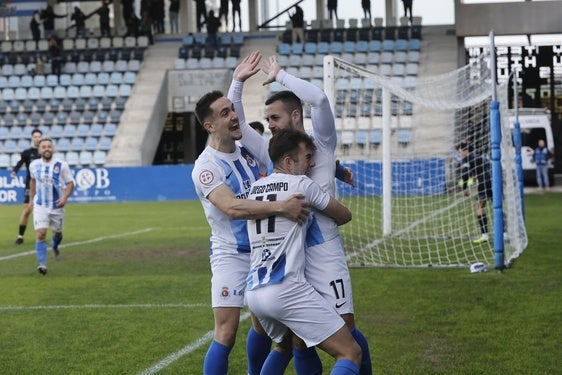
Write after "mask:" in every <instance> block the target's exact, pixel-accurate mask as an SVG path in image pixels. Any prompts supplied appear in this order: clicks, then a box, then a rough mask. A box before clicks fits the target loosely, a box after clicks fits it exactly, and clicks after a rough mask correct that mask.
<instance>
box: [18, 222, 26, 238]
mask: <svg viewBox="0 0 562 375" xmlns="http://www.w3.org/2000/svg"><path fill="white" fill-rule="evenodd" d="M25 228H27V225H20V228H19V230H18V233H19V235H20V236H21V237H23V235H24V234H25Z"/></svg>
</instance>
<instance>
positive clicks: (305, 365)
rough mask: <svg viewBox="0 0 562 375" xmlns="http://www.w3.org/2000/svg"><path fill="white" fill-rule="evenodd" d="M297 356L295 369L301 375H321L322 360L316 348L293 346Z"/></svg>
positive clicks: (295, 356) (294, 354)
mask: <svg viewBox="0 0 562 375" xmlns="http://www.w3.org/2000/svg"><path fill="white" fill-rule="evenodd" d="M293 357H294V358H295V370H296V371H297V374H299V375H305V374H306V375H321V374H322V361H321V360H320V357H319V356H318V353H317V352H316V348H315V347H314V346H313V347H311V348H306V349H303V350H300V349H296V348H293Z"/></svg>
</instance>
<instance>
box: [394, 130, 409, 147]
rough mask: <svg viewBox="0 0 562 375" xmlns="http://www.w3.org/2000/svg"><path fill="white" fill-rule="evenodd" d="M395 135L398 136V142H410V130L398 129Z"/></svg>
mask: <svg viewBox="0 0 562 375" xmlns="http://www.w3.org/2000/svg"><path fill="white" fill-rule="evenodd" d="M396 137H397V138H398V144H400V145H401V146H406V145H407V144H408V143H409V142H410V130H409V129H399V130H398V133H397V135H396Z"/></svg>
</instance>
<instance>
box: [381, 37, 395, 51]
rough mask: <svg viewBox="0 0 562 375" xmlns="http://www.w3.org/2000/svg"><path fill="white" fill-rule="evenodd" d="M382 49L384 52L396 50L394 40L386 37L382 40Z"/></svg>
mask: <svg viewBox="0 0 562 375" xmlns="http://www.w3.org/2000/svg"><path fill="white" fill-rule="evenodd" d="M382 50H383V51H384V52H394V40H391V39H385V40H384V41H383V42H382Z"/></svg>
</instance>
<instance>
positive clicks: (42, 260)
mask: <svg viewBox="0 0 562 375" xmlns="http://www.w3.org/2000/svg"><path fill="white" fill-rule="evenodd" d="M35 252H36V253H37V260H38V261H39V264H42V265H44V266H46V265H47V243H46V242H45V241H41V242H35Z"/></svg>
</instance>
